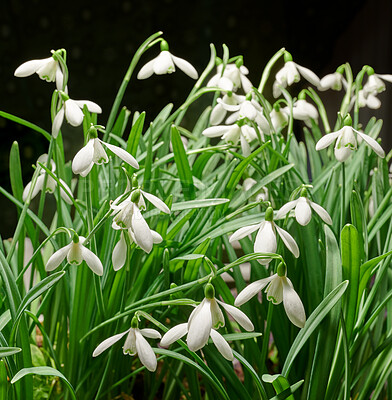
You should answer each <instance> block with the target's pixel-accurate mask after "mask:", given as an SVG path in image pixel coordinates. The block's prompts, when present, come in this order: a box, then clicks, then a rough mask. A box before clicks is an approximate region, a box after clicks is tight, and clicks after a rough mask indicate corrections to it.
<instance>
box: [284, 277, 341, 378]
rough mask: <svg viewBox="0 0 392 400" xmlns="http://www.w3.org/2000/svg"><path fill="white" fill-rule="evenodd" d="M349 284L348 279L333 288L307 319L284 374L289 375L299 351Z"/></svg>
mask: <svg viewBox="0 0 392 400" xmlns="http://www.w3.org/2000/svg"><path fill="white" fill-rule="evenodd" d="M347 286H348V281H344V282H342V283H341V284H340V285H338V286H337V287H336V288H335V289H334V290H332V292H331V293H329V294H328V296H327V297H325V299H324V300H323V301H322V302H321V303H320V304H319V305H318V306H317V308H316V309H315V310H314V311H313V313H312V314H311V316H310V317H309V318H308V320H307V321H306V323H305V327H304V328H302V329H301V330H300V331H299V333H298V335H297V337H296V338H295V340H294V342H293V344H292V345H291V348H290V351H289V354H288V355H287V357H286V360H285V363H284V365H283V369H282V375H284V376H288V374H289V372H290V370H291V367H292V365H293V362H294V359H295V357H297V355H298V353H299V352H300V350H301V349H302V347H303V346H304V345H305V343H306V341H307V340H308V339H309V337H310V335H311V334H312V333H313V332H314V331H315V329H316V328H317V327H318V326H319V325H320V323H321V321H322V320H323V319H324V318H325V316H326V315H327V314H328V313H329V312H330V311H331V309H332V307H333V306H334V305H335V304H336V303H337V302H338V301H339V299H340V298H341V297H342V295H343V293H344V292H345V291H346V289H347Z"/></svg>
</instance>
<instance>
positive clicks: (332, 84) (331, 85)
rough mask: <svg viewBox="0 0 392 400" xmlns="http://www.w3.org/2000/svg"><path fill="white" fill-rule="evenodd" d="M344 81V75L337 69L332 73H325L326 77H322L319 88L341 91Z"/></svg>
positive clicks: (321, 89)
mask: <svg viewBox="0 0 392 400" xmlns="http://www.w3.org/2000/svg"><path fill="white" fill-rule="evenodd" d="M343 81H344V78H343V75H342V74H341V73H340V72H337V71H336V72H334V73H332V74H328V75H325V76H324V78H321V80H320V83H319V85H318V87H317V89H318V90H320V91H325V90H328V89H332V90H337V91H339V90H342V86H343Z"/></svg>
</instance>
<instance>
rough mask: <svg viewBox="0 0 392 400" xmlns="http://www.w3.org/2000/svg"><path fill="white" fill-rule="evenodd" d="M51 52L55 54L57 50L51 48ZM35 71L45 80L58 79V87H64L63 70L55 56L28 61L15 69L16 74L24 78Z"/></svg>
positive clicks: (59, 88) (52, 80)
mask: <svg viewBox="0 0 392 400" xmlns="http://www.w3.org/2000/svg"><path fill="white" fill-rule="evenodd" d="M51 53H52V54H55V53H56V52H55V51H54V50H51ZM35 73H36V74H37V75H38V76H39V77H40V78H41V79H42V80H44V81H47V82H54V81H56V86H57V89H58V90H62V89H63V80H64V78H63V72H62V70H61V67H60V64H59V62H58V61H57V60H56V59H55V58H54V57H53V56H51V57H48V58H43V59H39V60H30V61H27V62H25V63H23V64H22V65H20V66H19V67H18V68H17V69H16V70H15V72H14V75H15V76H17V77H18V78H24V77H26V76H30V75H33V74H35Z"/></svg>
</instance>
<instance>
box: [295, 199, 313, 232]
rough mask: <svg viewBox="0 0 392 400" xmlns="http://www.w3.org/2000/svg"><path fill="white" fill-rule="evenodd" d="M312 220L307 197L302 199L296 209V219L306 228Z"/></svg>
mask: <svg viewBox="0 0 392 400" xmlns="http://www.w3.org/2000/svg"><path fill="white" fill-rule="evenodd" d="M311 218H312V210H311V208H310V205H309V203H308V201H307V199H306V198H305V197H300V198H299V199H298V204H297V206H296V207H295V219H296V220H297V222H298V223H299V224H300V225H302V226H305V225H307V224H308V223H309V222H310V220H311Z"/></svg>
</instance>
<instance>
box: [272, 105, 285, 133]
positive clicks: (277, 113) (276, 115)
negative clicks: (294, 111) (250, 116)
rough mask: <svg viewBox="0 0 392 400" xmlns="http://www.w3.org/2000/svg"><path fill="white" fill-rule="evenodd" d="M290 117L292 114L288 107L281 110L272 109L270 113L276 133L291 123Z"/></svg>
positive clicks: (277, 108) (278, 108)
mask: <svg viewBox="0 0 392 400" xmlns="http://www.w3.org/2000/svg"><path fill="white" fill-rule="evenodd" d="M289 115H290V112H289V111H288V107H283V108H280V107H279V106H277V107H274V108H273V109H272V111H271V112H270V118H271V122H272V126H273V127H274V129H275V131H276V132H278V131H279V130H281V129H282V128H284V127H285V126H286V125H287V124H288V123H289Z"/></svg>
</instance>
